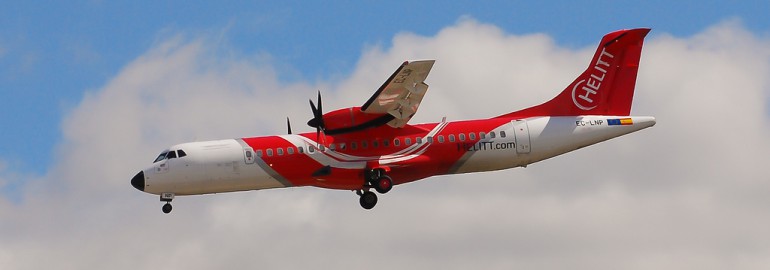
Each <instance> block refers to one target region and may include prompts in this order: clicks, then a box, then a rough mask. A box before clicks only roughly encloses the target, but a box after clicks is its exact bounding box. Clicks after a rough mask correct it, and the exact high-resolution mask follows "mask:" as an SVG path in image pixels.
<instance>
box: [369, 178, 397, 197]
mask: <svg viewBox="0 0 770 270" xmlns="http://www.w3.org/2000/svg"><path fill="white" fill-rule="evenodd" d="M372 184H373V186H374V190H376V191H377V192H379V193H380V194H385V193H388V191H390V190H391V189H393V179H391V178H390V176H387V175H383V176H381V177H380V179H377V181H374V183H372Z"/></svg>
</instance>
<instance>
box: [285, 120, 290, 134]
mask: <svg viewBox="0 0 770 270" xmlns="http://www.w3.org/2000/svg"><path fill="white" fill-rule="evenodd" d="M286 129H288V131H289V135H291V122H289V117H288V116H287V117H286Z"/></svg>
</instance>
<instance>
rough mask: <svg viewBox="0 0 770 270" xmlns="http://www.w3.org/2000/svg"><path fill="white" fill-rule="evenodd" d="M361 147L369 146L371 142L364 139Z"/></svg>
mask: <svg viewBox="0 0 770 270" xmlns="http://www.w3.org/2000/svg"><path fill="white" fill-rule="evenodd" d="M361 148H369V142H367V141H362V142H361Z"/></svg>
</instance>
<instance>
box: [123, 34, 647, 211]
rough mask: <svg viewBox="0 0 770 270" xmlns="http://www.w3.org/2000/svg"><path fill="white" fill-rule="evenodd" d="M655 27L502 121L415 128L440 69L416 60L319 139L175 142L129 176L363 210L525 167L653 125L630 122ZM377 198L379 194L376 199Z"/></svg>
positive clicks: (174, 190) (193, 189) (324, 123)
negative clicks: (323, 192)
mask: <svg viewBox="0 0 770 270" xmlns="http://www.w3.org/2000/svg"><path fill="white" fill-rule="evenodd" d="M649 31H650V29H649V28H638V29H629V30H619V31H615V32H611V33H609V34H607V35H605V36H604V37H603V38H602V40H601V42H600V43H599V46H598V48H597V49H596V52H595V53H594V56H593V58H592V59H591V62H590V63H589V65H588V68H587V69H586V70H585V71H584V72H583V73H582V74H580V75H579V76H578V77H577V78H576V79H575V80H574V81H573V82H572V83H571V84H570V85H568V86H567V87H566V88H565V89H564V90H563V91H562V92H561V93H560V94H558V95H557V96H556V97H554V98H553V99H551V100H549V101H547V102H545V103H542V104H540V105H537V106H533V107H530V108H526V109H522V110H518V111H513V112H510V113H505V114H502V115H499V116H495V117H491V118H487V119H478V120H464V121H454V122H447V121H446V118H445V119H443V120H442V121H441V122H437V123H425V124H414V125H412V124H408V122H409V120H410V119H411V118H412V117H413V116H414V115H415V113H416V112H417V109H418V108H419V105H420V102H421V101H422V99H423V97H424V96H425V94H426V92H427V90H428V84H426V83H425V79H426V78H427V76H428V73H429V72H430V70H431V68H432V67H433V64H434V62H435V61H434V60H422V61H412V62H410V61H406V62H404V63H403V64H402V65H401V66H400V67H398V69H397V70H396V71H395V72H394V73H393V74H392V75H391V76H390V77H389V78H388V79H387V80H386V81H385V82H384V83H383V84H382V86H381V87H380V88H379V89H378V90H377V91H376V92H375V93H374V95H372V96H371V97H370V98H369V99H368V100H367V101H366V102H365V103H364V104H363V105H362V106H360V107H349V108H343V109H338V110H335V111H331V112H327V113H324V112H323V107H322V103H321V102H322V101H321V93H320V91H319V92H318V97H317V104H318V106H317V107H316V105H315V103H314V102H313V101H312V100H310V108H311V111H312V113H313V118H311V119H310V121H308V123H307V124H308V125H309V126H310V127H314V128H315V129H316V131H315V132H308V133H302V134H292V132H291V124H290V123H289V119H288V118H287V128H288V134H285V135H274V136H260V137H248V138H239V139H226V140H215V141H203V142H190V143H183V144H177V145H174V146H171V147H169V148H168V149H166V150H163V151H162V152H161V153H160V155H158V157H157V158H156V159H155V161H153V163H152V165H150V166H149V167H147V168H145V169H143V170H141V171H140V172H139V173H137V174H136V175H135V176H134V177H133V178H132V179H131V185H132V186H133V187H135V188H136V189H138V190H140V191H143V192H146V193H151V194H155V195H159V196H160V201H161V202H165V204H164V205H163V207H162V211H163V212H164V213H166V214H168V213H169V212H171V210H172V206H171V201H172V200H173V199H174V198H175V196H183V195H198V194H213V193H223V192H235V191H248V190H260V189H270V188H284V187H302V186H314V187H320V188H327V189H338V190H350V191H354V192H355V193H356V194H357V195H358V197H359V204H360V205H361V207H363V208H364V209H372V208H373V207H374V206H375V205H376V204H377V201H378V198H377V194H376V193H375V192H374V191H376V192H377V193H380V194H385V193H387V192H389V191H390V190H391V189H392V188H393V186H397V185H401V184H405V183H409V182H413V181H417V180H421V179H425V178H428V177H431V176H437V175H447V174H460V173H471V172H483V171H494V170H502V169H508V168H515V167H527V165H529V164H532V163H535V162H538V161H542V160H545V159H549V158H552V157H555V156H558V155H561V154H564V153H567V152H571V151H574V150H577V149H580V148H583V147H586V146H589V145H592V144H596V143H599V142H602V141H605V140H609V139H612V138H615V137H618V136H622V135H625V134H629V133H632V132H636V131H639V130H642V129H645V128H648V127H651V126H653V125H655V118H654V117H651V116H630V112H631V103H632V100H633V95H634V88H635V85H636V77H637V71H638V69H639V60H640V58H641V51H642V45H643V41H644V37H645V36H646V35H647V33H649ZM372 190H374V191H372Z"/></svg>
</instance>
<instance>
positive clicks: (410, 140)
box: [404, 138, 412, 146]
mask: <svg viewBox="0 0 770 270" xmlns="http://www.w3.org/2000/svg"><path fill="white" fill-rule="evenodd" d="M404 145H406V146H409V145H412V138H406V139H404Z"/></svg>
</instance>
